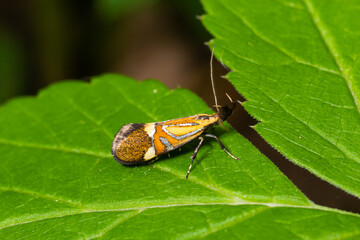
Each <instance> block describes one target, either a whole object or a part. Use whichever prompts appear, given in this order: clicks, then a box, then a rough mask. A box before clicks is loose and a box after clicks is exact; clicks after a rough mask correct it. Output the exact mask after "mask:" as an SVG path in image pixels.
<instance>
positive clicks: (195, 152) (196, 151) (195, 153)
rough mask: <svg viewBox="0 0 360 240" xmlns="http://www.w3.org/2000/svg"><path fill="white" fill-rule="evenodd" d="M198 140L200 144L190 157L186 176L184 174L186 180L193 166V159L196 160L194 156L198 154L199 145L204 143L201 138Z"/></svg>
mask: <svg viewBox="0 0 360 240" xmlns="http://www.w3.org/2000/svg"><path fill="white" fill-rule="evenodd" d="M199 139H200V142H199V145H198V146H197V147H196V148H195V151H194V153H193V155H191V159H192V160H191V163H190V166H189V170H188V171H187V174H186V179H187V178H188V177H189V174H190V170H191V168H192V165H193V162H194V159H195V158H196V155H197V153H198V152H199V149H200V147H201V144H202V143H203V142H204V138H203V137H199Z"/></svg>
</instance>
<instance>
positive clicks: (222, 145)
mask: <svg viewBox="0 0 360 240" xmlns="http://www.w3.org/2000/svg"><path fill="white" fill-rule="evenodd" d="M203 136H205V137H211V138H215V139H216V141H217V142H218V143H219V145H220V148H221V149H223V150H224V151H225V152H226V153H227V154H228V155H229V156H230V157H232V158H233V159H236V160H240V158H237V157H235V156H234V155H232V154H231V153H230V152H229V151H228V150H227V149H226V148H225V146H224V144H222V142H221V141H220V140H219V138H218V137H217V136H215V135H212V134H208V133H207V134H204V135H203Z"/></svg>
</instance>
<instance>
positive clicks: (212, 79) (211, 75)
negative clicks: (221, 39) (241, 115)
mask: <svg viewBox="0 0 360 240" xmlns="http://www.w3.org/2000/svg"><path fill="white" fill-rule="evenodd" d="M214 49H215V47H213V49H212V52H211V58H210V79H211V86H212V90H213V93H214V98H215V107H216V110H217V112H218V113H220V110H219V105H218V102H217V97H216V92H215V83H214V77H213V58H214Z"/></svg>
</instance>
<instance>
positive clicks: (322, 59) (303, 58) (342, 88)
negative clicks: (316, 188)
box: [203, 0, 360, 197]
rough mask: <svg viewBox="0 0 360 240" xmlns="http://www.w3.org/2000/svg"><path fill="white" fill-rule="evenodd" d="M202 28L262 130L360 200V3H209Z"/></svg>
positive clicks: (298, 161) (335, 0)
mask: <svg viewBox="0 0 360 240" xmlns="http://www.w3.org/2000/svg"><path fill="white" fill-rule="evenodd" d="M203 4H204V6H205V8H206V11H207V13H208V14H207V15H206V16H205V17H204V18H203V22H204V24H205V26H206V27H207V29H208V30H209V31H210V32H211V33H212V34H213V35H214V36H215V40H214V45H215V46H216V51H215V52H216V55H217V57H218V58H219V59H221V60H222V61H223V62H224V63H225V64H226V65H227V66H229V67H230V68H231V69H232V70H233V72H232V73H230V74H229V76H228V77H229V79H230V81H231V82H232V83H233V84H234V85H235V87H236V88H237V89H238V90H239V92H240V93H241V94H243V95H244V97H245V98H246V99H247V100H248V101H247V102H246V103H244V106H245V109H246V110H247V111H248V112H249V113H250V114H252V115H253V116H254V117H256V118H257V119H258V120H259V121H261V122H260V123H259V124H258V125H257V126H256V130H257V131H258V132H259V133H260V135H261V136H262V137H263V138H264V139H265V140H266V141H268V142H269V143H270V144H271V145H272V146H274V147H275V148H276V149H277V150H279V151H280V152H281V153H282V154H283V155H284V156H286V157H287V158H288V159H289V160H291V161H293V162H294V163H296V164H298V165H299V166H302V167H304V168H306V169H308V170H309V171H311V172H312V173H314V174H315V175H317V176H318V177H320V178H322V179H324V180H326V181H328V182H330V183H332V184H334V185H335V186H337V187H339V188H341V189H343V190H345V191H347V192H349V193H351V194H353V195H355V196H357V197H360V174H359V173H360V140H359V139H360V75H359V73H360V68H359V66H360V65H359V63H360V61H359V59H360V58H359V54H360V45H359V44H358V43H359V41H360V34H359V32H360V21H359V14H358V10H359V9H360V4H359V1H346V2H344V1H339V0H331V1H311V0H299V1H258V0H251V1H226V0H210V1H203Z"/></svg>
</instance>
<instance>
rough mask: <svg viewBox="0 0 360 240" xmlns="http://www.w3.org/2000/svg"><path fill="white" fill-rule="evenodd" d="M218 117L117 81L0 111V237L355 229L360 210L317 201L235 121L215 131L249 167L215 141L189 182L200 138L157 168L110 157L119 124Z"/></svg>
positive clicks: (60, 89)
mask: <svg viewBox="0 0 360 240" xmlns="http://www.w3.org/2000/svg"><path fill="white" fill-rule="evenodd" d="M210 112H211V111H210V110H209V109H208V107H207V106H206V105H205V104H204V102H203V101H201V99H199V98H198V97H197V96H195V95H194V94H192V93H191V92H189V91H187V90H184V89H175V90H169V89H167V88H166V87H165V86H164V85H162V84H161V83H159V82H157V81H154V80H148V81H143V82H140V83H139V82H136V81H134V80H133V79H131V78H127V77H124V76H119V75H111V74H109V75H104V76H101V77H98V78H95V79H93V81H92V83H91V84H87V83H81V82H74V81H73V82H63V83H60V84H56V85H53V86H51V87H49V88H48V89H45V90H44V91H42V92H41V93H40V94H39V96H38V97H36V98H30V97H28V98H20V99H14V100H12V101H10V102H8V103H7V104H5V105H3V106H2V107H1V108H0V126H2V127H1V131H0V154H1V156H2V159H1V161H0V169H1V171H0V200H1V201H0V238H6V239H19V238H29V239H42V238H43V239H59V238H61V239H78V238H87V239H91V238H97V237H103V238H109V239H113V238H121V239H124V238H132V239H134V238H135V239H136V238H144V239H146V238H148V239H153V238H160V237H163V238H165V237H166V238H198V237H227V236H229V237H237V236H240V235H241V236H244V238H253V237H254V236H255V235H257V234H263V235H267V236H271V235H273V236H280V235H281V236H284V239H286V238H285V237H288V236H292V237H298V238H301V237H303V236H304V237H305V236H309V237H312V238H316V237H318V236H320V235H321V234H325V235H327V236H349V237H354V236H357V235H358V234H359V225H360V219H359V218H358V216H357V215H352V214H347V213H344V212H340V211H336V210H331V209H327V208H323V207H319V206H316V205H314V204H312V203H311V202H310V201H309V200H308V199H307V198H306V197H305V196H304V195H303V194H302V193H301V192H300V191H299V190H298V189H297V188H296V187H295V186H294V185H293V184H292V183H291V182H290V181H289V180H288V179H287V178H286V177H285V176H284V175H283V174H282V173H281V172H280V171H279V170H278V169H277V168H276V167H275V166H274V165H273V164H272V163H271V162H270V161H268V160H267V159H266V158H265V157H264V156H263V155H261V154H260V153H259V152H258V151H257V150H256V148H255V147H253V146H252V145H251V144H250V143H249V142H247V141H246V140H245V139H244V138H243V137H242V136H240V135H239V134H237V133H236V132H235V131H234V130H233V129H231V128H230V127H229V126H228V125H227V127H228V128H230V130H229V131H225V130H223V129H221V128H220V127H218V128H216V134H217V135H218V136H219V137H220V139H221V140H222V141H223V143H224V144H225V145H226V146H228V148H229V150H230V151H231V152H232V153H233V154H234V155H236V156H238V157H240V158H241V161H236V160H234V159H232V158H230V157H229V156H227V155H226V154H225V153H224V152H223V151H222V150H221V149H220V148H219V147H218V145H217V143H216V142H214V141H211V140H210V141H209V140H207V142H206V144H205V145H204V146H203V147H202V148H201V149H200V152H199V155H198V158H197V160H196V163H195V165H194V167H193V170H192V172H191V174H190V176H189V179H188V180H186V179H185V175H186V171H187V168H188V165H189V163H190V155H191V154H192V151H193V150H194V147H195V146H196V145H197V142H194V143H190V144H189V145H185V147H184V148H183V149H182V151H181V152H177V151H176V152H172V153H171V158H169V157H167V156H164V157H162V158H161V159H160V160H159V161H157V162H155V163H153V164H151V165H144V166H138V167H124V166H122V165H121V164H118V163H117V162H116V161H115V160H114V159H113V158H112V156H111V153H110V147H111V143H112V139H113V136H114V135H115V134H116V132H117V131H118V129H119V128H120V127H121V126H122V125H123V124H127V123H130V122H135V123H136V122H138V123H141V122H154V121H160V120H166V119H171V118H177V117H182V116H187V115H193V114H197V113H210ZM339 221H340V222H342V223H343V224H341V225H339V224H338V223H339ZM256 226H259V227H261V228H264V229H266V231H264V232H261V233H259V232H258V230H257V229H258V228H257V227H256ZM295 226H296V227H295ZM308 226H313V227H314V228H312V229H313V230H312V231H306V232H303V229H306V228H307V227H308ZM315 227H316V229H315ZM318 227H319V229H321V230H319V229H317V228H318Z"/></svg>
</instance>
